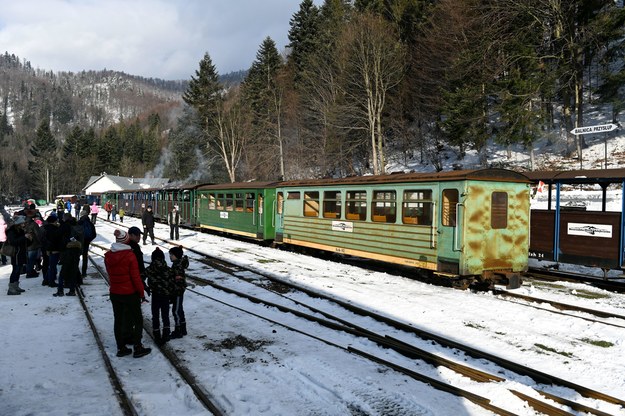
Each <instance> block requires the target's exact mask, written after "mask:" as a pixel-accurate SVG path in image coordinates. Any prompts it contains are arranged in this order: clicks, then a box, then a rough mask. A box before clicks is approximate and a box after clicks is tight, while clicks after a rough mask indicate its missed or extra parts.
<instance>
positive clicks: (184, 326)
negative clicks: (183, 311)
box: [180, 322, 187, 337]
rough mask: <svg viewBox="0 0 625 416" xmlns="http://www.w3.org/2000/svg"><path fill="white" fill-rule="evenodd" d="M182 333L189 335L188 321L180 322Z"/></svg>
mask: <svg viewBox="0 0 625 416" xmlns="http://www.w3.org/2000/svg"><path fill="white" fill-rule="evenodd" d="M180 333H181V334H182V336H183V337H184V336H185V335H187V323H186V322H185V323H183V324H180Z"/></svg>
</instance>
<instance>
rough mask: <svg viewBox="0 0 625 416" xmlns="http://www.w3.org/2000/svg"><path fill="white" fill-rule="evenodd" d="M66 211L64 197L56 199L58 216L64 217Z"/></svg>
mask: <svg viewBox="0 0 625 416" xmlns="http://www.w3.org/2000/svg"><path fill="white" fill-rule="evenodd" d="M64 212H65V202H63V199H61V198H59V199H57V200H56V216H57V217H59V218H63V213H64Z"/></svg>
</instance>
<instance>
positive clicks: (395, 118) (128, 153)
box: [0, 0, 625, 201]
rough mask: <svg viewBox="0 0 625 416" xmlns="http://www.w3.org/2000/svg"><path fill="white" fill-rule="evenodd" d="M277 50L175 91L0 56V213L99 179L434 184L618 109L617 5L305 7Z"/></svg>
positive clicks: (268, 42)
mask: <svg viewBox="0 0 625 416" xmlns="http://www.w3.org/2000/svg"><path fill="white" fill-rule="evenodd" d="M289 23H290V25H289V31H288V40H289V43H288V45H287V47H286V49H285V50H278V48H277V47H276V43H275V42H274V40H273V39H271V38H269V37H268V38H266V39H264V40H263V41H262V43H261V44H260V45H258V49H257V53H256V57H255V59H254V61H253V62H252V63H251V65H250V67H249V68H242V69H241V71H240V72H237V73H230V74H219V73H218V72H217V69H216V67H215V65H214V64H213V62H212V60H211V55H210V53H211V51H210V50H207V51H206V53H205V55H204V57H203V59H202V60H201V61H200V62H198V66H197V68H193V69H191V70H192V71H193V70H194V71H195V75H194V76H192V77H191V79H188V80H177V81H164V80H159V79H145V78H141V77H137V76H132V75H128V74H125V73H123V72H114V71H106V70H104V71H83V72H80V73H71V72H50V71H46V70H41V69H37V68H36V67H34V66H33V64H31V63H30V62H29V61H27V58H28V57H17V56H15V55H13V54H11V52H10V51H7V52H5V53H4V54H3V55H0V144H1V146H2V149H3V150H2V152H1V154H0V194H1V195H0V199H3V200H7V201H11V200H15V199H16V198H18V199H19V198H23V197H25V196H29V197H34V198H38V199H40V198H45V196H46V187H49V188H50V193H51V194H52V195H57V194H61V193H80V191H81V189H82V187H83V186H84V185H85V184H86V183H87V180H88V179H89V178H90V177H91V176H94V175H99V174H101V173H102V172H106V173H108V174H112V175H121V176H134V177H144V176H154V177H167V178H171V179H172V180H176V181H180V182H186V183H202V182H239V181H247V180H281V179H285V180H289V179H300V178H318V177H338V176H348V175H360V174H383V173H389V172H387V170H388V166H390V165H393V166H404V165H405V166H408V165H409V162H410V163H412V164H413V165H414V164H419V165H423V166H428V167H429V169H428V170H430V171H433V170H441V169H442V166H443V165H442V160H441V157H442V156H441V155H442V152H441V150H442V149H452V150H453V151H454V153H455V154H456V155H457V157H458V159H459V160H460V159H462V157H463V155H464V154H465V152H466V151H468V150H469V149H470V150H475V151H477V152H478V154H479V155H480V156H481V158H480V163H482V164H483V166H489V160H488V157H487V154H488V146H489V145H490V144H492V143H495V144H497V145H499V146H504V147H505V146H510V145H516V146H518V145H521V146H523V147H524V148H525V149H527V152H528V154H530V158H531V157H532V155H533V143H534V142H535V141H536V140H538V139H541V138H548V139H550V140H553V141H562V143H563V148H565V149H566V152H567V153H568V154H569V155H575V154H576V153H579V152H580V151H581V148H582V147H583V146H584V143H583V136H581V135H580V136H573V135H571V134H570V133H568V132H569V131H570V130H572V129H573V128H575V127H577V126H582V125H583V116H584V112H585V111H587V109H588V108H589V107H591V106H597V105H601V106H602V108H607V109H609V114H607V121H608V122H610V120H612V122H615V123H616V122H617V119H618V117H619V114H620V113H621V112H622V111H623V110H625V9H624V6H623V1H622V0H616V1H615V0H352V1H349V0H325V1H323V2H322V4H321V5H319V6H318V5H315V3H313V1H312V0H302V1H301V3H300V4H299V10H298V11H297V12H296V13H295V14H293V16H292V17H291V20H290V22H289Z"/></svg>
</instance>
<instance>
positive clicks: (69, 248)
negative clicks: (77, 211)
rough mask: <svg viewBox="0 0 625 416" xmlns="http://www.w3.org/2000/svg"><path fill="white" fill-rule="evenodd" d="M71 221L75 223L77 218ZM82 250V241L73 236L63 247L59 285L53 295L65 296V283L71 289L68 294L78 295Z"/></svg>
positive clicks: (60, 258)
mask: <svg viewBox="0 0 625 416" xmlns="http://www.w3.org/2000/svg"><path fill="white" fill-rule="evenodd" d="M70 215H71V214H70ZM71 221H73V222H74V223H75V222H76V218H74V217H72V220H71ZM81 251H82V245H81V243H80V241H78V240H77V239H76V238H75V237H71V238H70V240H69V241H68V243H67V244H66V245H65V249H63V251H62V252H61V254H60V256H59V264H60V265H61V272H60V273H59V287H58V289H57V291H56V293H54V294H53V296H55V297H58V296H64V294H63V286H64V285H65V287H66V288H68V289H69V291H68V292H67V296H76V285H77V284H78V278H79V275H80V270H78V263H80V254H81Z"/></svg>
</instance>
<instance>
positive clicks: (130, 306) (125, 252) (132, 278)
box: [104, 230, 152, 358]
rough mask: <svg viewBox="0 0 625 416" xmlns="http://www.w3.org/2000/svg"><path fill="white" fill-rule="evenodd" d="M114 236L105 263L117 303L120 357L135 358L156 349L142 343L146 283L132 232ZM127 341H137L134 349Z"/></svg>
mask: <svg viewBox="0 0 625 416" xmlns="http://www.w3.org/2000/svg"><path fill="white" fill-rule="evenodd" d="M114 235H115V242H114V243H113V244H112V245H111V249H110V250H109V251H107V252H106V254H105V255H104V265H105V266H106V271H107V273H108V275H109V281H110V287H109V292H110V299H111V304H112V306H113V317H114V324H113V329H114V332H115V342H116V343H117V356H118V357H124V356H126V355H129V354H130V353H133V357H135V358H139V357H143V356H144V355H147V354H149V353H150V352H151V351H152V349H151V348H145V347H144V346H143V344H142V343H141V337H142V333H143V315H142V314H141V303H142V302H144V301H145V297H144V291H143V282H142V281H141V275H140V274H139V265H138V264H137V258H136V256H135V255H134V253H133V252H132V249H131V248H130V246H129V245H128V243H129V242H130V237H129V235H128V233H127V232H125V231H123V230H115V233H114ZM127 341H130V342H131V343H132V344H133V348H134V351H132V350H130V348H128V347H126V343H127Z"/></svg>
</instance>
